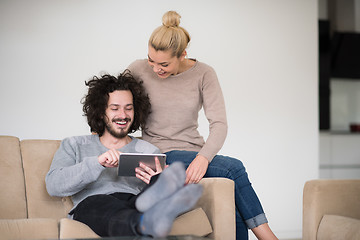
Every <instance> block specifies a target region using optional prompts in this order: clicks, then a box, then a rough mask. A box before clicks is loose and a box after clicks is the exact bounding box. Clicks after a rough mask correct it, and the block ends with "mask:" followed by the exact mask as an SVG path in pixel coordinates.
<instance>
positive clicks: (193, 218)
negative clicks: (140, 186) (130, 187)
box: [60, 208, 212, 239]
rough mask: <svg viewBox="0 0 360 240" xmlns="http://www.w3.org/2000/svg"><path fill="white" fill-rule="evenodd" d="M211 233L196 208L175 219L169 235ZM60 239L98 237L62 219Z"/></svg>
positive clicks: (209, 227)
mask: <svg viewBox="0 0 360 240" xmlns="http://www.w3.org/2000/svg"><path fill="white" fill-rule="evenodd" d="M199 223H201V224H199ZM211 232H212V228H211V225H210V222H209V220H208V218H207V216H206V214H205V212H204V210H202V209H201V208H196V209H194V210H191V211H189V212H187V213H184V214H182V215H181V216H179V217H177V218H176V219H175V221H174V224H173V227H172V229H171V232H170V235H195V236H206V235H208V234H210V233H211ZM60 238H62V239H69V238H73V239H75V238H99V236H98V235H97V234H96V233H94V232H93V231H92V230H91V229H90V228H89V227H88V226H87V225H85V224H83V223H81V222H78V221H75V220H71V219H68V218H64V219H61V220H60Z"/></svg>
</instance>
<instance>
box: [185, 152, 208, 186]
mask: <svg viewBox="0 0 360 240" xmlns="http://www.w3.org/2000/svg"><path fill="white" fill-rule="evenodd" d="M208 166H209V161H208V160H207V159H206V158H205V157H204V156H201V155H197V156H196V158H195V159H194V160H193V161H192V162H191V163H190V165H189V167H188V168H187V170H186V180H185V184H189V183H198V182H199V181H200V180H201V179H202V178H203V176H204V175H205V173H206V170H207V168H208Z"/></svg>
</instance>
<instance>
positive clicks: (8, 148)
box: [0, 136, 27, 219]
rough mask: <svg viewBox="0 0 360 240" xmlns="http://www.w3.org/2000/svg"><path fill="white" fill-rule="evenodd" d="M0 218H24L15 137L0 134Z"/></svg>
mask: <svg viewBox="0 0 360 240" xmlns="http://www.w3.org/2000/svg"><path fill="white" fill-rule="evenodd" d="M0 176H1V181H0V192H1V194H0V218H6V219H16V218H26V217H27V213H26V198H25V185H24V174H23V167H22V162H21V155H20V142H19V139H18V138H17V137H10V136H0Z"/></svg>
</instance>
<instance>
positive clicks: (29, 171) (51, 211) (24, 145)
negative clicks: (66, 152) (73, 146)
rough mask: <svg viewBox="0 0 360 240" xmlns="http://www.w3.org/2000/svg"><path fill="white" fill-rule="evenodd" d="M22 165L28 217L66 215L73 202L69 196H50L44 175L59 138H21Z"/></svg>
mask: <svg viewBox="0 0 360 240" xmlns="http://www.w3.org/2000/svg"><path fill="white" fill-rule="evenodd" d="M20 146H21V154H22V159H23V165H24V175H25V184H26V197H27V204H28V205H27V206H28V218H54V219H58V220H60V219H61V218H64V217H67V213H68V211H69V210H70V209H71V208H72V206H73V204H72V202H71V199H70V198H68V197H67V198H59V197H51V196H50V195H49V194H48V192H47V191H46V186H45V176H46V174H47V172H48V171H49V169H50V165H51V162H52V159H53V157H54V154H55V152H56V150H57V149H58V148H59V146H60V141H59V140H22V141H21V143H20Z"/></svg>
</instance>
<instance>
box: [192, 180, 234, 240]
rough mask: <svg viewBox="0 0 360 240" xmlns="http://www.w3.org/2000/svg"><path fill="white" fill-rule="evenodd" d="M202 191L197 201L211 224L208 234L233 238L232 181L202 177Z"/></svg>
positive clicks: (212, 236)
mask: <svg viewBox="0 0 360 240" xmlns="http://www.w3.org/2000/svg"><path fill="white" fill-rule="evenodd" d="M200 184H201V185H203V187H204V192H203V194H202V196H201V198H200V199H199V201H198V203H197V207H201V208H202V209H203V210H204V211H205V213H206V215H207V217H208V218H209V221H210V223H211V225H212V228H213V232H212V233H211V234H210V235H209V236H208V237H210V238H212V239H216V240H232V239H235V198H234V182H233V181H232V180H230V179H227V178H203V179H202V180H201V181H200Z"/></svg>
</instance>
